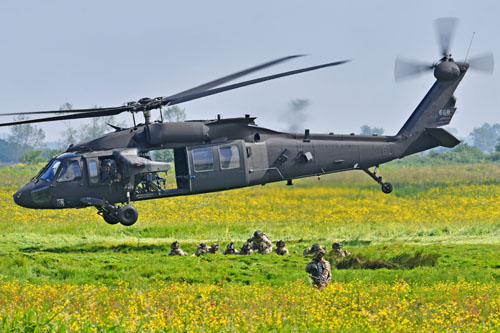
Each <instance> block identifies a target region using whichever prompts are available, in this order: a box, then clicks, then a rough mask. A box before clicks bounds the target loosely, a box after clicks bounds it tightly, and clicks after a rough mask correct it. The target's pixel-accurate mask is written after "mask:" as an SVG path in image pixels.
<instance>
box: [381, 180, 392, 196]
mask: <svg viewBox="0 0 500 333" xmlns="http://www.w3.org/2000/svg"><path fill="white" fill-rule="evenodd" d="M382 192H384V193H385V194H389V193H391V192H392V184H391V183H389V182H387V183H382Z"/></svg>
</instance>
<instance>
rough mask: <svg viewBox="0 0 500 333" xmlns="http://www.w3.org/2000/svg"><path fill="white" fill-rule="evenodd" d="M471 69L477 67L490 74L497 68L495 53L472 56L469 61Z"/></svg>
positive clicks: (476, 68)
mask: <svg viewBox="0 0 500 333" xmlns="http://www.w3.org/2000/svg"><path fill="white" fill-rule="evenodd" d="M467 62H468V63H469V65H470V68H471V69H475V70H478V71H481V72H485V73H488V74H493V71H494V69H495V64H494V58H493V53H491V52H490V53H485V54H483V55H480V56H476V57H473V58H470V59H469V60H468V61H467Z"/></svg>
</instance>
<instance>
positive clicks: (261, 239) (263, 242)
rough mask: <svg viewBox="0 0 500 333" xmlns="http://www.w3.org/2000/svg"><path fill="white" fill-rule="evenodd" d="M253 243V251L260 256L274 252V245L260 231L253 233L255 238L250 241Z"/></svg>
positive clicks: (249, 240)
mask: <svg viewBox="0 0 500 333" xmlns="http://www.w3.org/2000/svg"><path fill="white" fill-rule="evenodd" d="M247 242H249V243H252V249H253V250H254V251H257V252H258V253H260V254H268V253H271V252H273V243H271V241H270V240H269V238H268V237H267V235H266V234H265V233H263V232H262V231H260V230H257V231H255V232H254V233H253V237H252V238H250V239H248V241H247Z"/></svg>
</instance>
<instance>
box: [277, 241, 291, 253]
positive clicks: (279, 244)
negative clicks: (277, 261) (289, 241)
mask: <svg viewBox="0 0 500 333" xmlns="http://www.w3.org/2000/svg"><path fill="white" fill-rule="evenodd" d="M274 251H275V252H276V253H277V254H279V255H280V256H284V255H287V254H289V252H288V250H287V249H286V247H285V242H284V241H282V240H279V241H278V242H277V243H276V250H274Z"/></svg>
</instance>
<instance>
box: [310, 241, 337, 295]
mask: <svg viewBox="0 0 500 333" xmlns="http://www.w3.org/2000/svg"><path fill="white" fill-rule="evenodd" d="M325 254H326V250H325V248H322V249H321V250H320V251H318V252H316V254H315V255H314V258H313V260H312V261H311V262H310V263H308V264H307V266H306V272H307V273H309V277H310V278H311V279H312V282H313V284H314V286H315V287H316V288H318V289H323V288H324V287H326V286H327V285H328V284H329V283H330V280H331V279H332V273H331V267H330V263H329V262H328V261H326V260H325V258H324V256H325Z"/></svg>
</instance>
